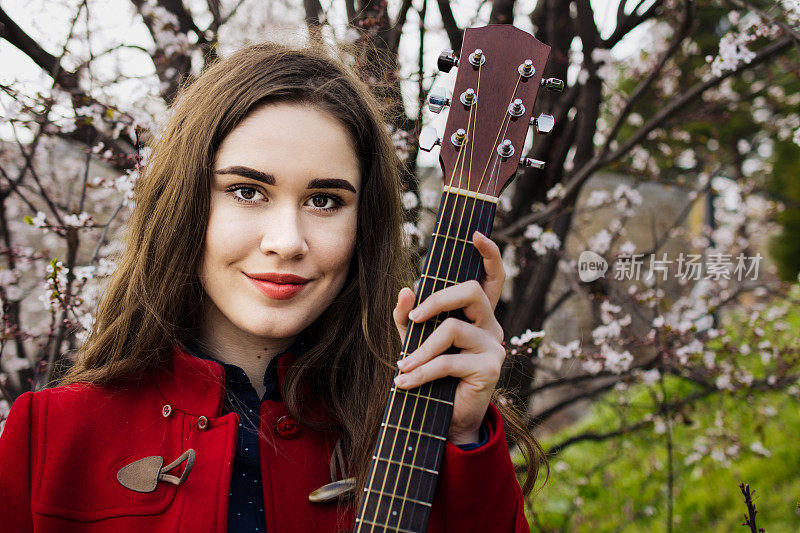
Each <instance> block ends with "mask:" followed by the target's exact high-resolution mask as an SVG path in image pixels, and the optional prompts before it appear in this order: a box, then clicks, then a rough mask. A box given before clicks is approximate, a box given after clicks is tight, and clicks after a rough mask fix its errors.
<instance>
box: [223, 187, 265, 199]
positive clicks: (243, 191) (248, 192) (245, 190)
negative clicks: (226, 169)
mask: <svg viewBox="0 0 800 533" xmlns="http://www.w3.org/2000/svg"><path fill="white" fill-rule="evenodd" d="M230 192H232V193H233V198H234V199H235V200H237V201H239V202H243V203H252V202H254V201H255V200H256V196H257V195H259V194H261V193H260V192H259V191H258V189H255V188H253V187H244V186H241V185H239V186H237V187H233V188H231V189H230Z"/></svg>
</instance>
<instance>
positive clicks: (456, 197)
mask: <svg viewBox="0 0 800 533" xmlns="http://www.w3.org/2000/svg"><path fill="white" fill-rule="evenodd" d="M481 72H482V67H481V66H480V65H479V66H478V81H477V85H476V89H475V94H476V98H477V99H476V101H475V102H473V104H472V106H470V116H471V117H472V116H473V115H477V107H478V103H479V100H480V99H479V98H478V96H479V95H480V88H481ZM470 126H471V127H470ZM476 126H477V120H470V121H469V122H468V123H467V132H468V137H467V139H468V140H469V170H468V171H467V176H466V180H467V186H466V187H464V183H463V175H464V163H465V162H463V161H462V164H461V167H460V169H459V173H458V188H459V189H465V188H466V189H469V177H470V175H471V174H472V159H473V154H474V151H475V128H476ZM461 151H463V152H466V150H461ZM454 178H455V171H454V172H453V175H452V176H451V178H450V183H448V185H449V186H451V187H452V185H453V181H454ZM445 193H446V194H453V207H452V209H451V210H450V213H451V215H454V214H455V212H456V211H457V209H458V200H459V195H458V193H450V192H449V191H445ZM466 201H467V198H464V206H466ZM463 209H464V208H463V207H462V213H461V216H460V217H459V222H460V221H461V219H462V218H463ZM444 217H445V213H444V212H443V213H442V218H444ZM454 219H455V217H454V216H450V220H449V221H448V225H447V231H446V232H445V234H444V235H445V237H443V238H442V251H441V253H440V254H439V263H438V264H437V265H436V278H441V279H444V280H448V279H449V277H450V267H451V266H452V257H451V258H450V264H448V267H447V274H446V275H445V276H444V277H442V276H441V269H442V260H443V259H444V251H445V250H446V247H447V237H446V236H448V235H450V231H451V228H452V226H453V221H454ZM460 227H461V226H460V225H457V226H456V228H457V229H456V237H458V229H460ZM436 233H437V236H438V235H439V234H440V232H439V231H438V230H437V231H436ZM437 236H434V239H436V238H437ZM455 243H458V241H455ZM454 245H455V244H454ZM434 249H435V242H434V243H433V244H432V245H431V255H432V254H433V250H434ZM455 281H458V273H456V280H455ZM443 284H444V285H445V287H446V286H447V284H446V283H443ZM443 288H444V287H443ZM435 290H436V280H434V281H433V288H432V290H431V294H433V292H435ZM446 315H447V316H449V315H450V313H449V312H448V313H446ZM428 322H432V327H433V328H434V329H435V328H436V326H438V325H439V320H438V319H437V318H435V317H434V318H433V319H432V320H426V321H425V324H424V325H423V331H422V333H424V331H425V330H424V328H425V327H427V323H428ZM421 335H422V334H420V339H421V338H422V337H421ZM421 344H422V343H420V345H421ZM423 386H424V387H425V389H426V390H428V391H430V392H431V393H432V392H433V383H426V384H423ZM420 389H422V387H420ZM420 392H422V390H420ZM420 396H422V394H420ZM420 396H417V397H416V398H415V400H414V407H413V409H412V412H411V423H412V424H413V423H414V417H415V416H416V413H417V406H418V405H419V403H420ZM428 396H429V394H426V395H425V399H424V400H423V402H424V403H425V405H424V406H423V407H422V420H421V423H422V427H425V420H426V417H427V414H428V413H429V406H430V400H429V399H428ZM435 404H436V407H435V408H434V413H433V416H434V420H435V419H436V416H437V415H438V412H439V402H435ZM401 416H402V415H401ZM409 439H411V434H410V433H408V434H407V435H406V442H405V444H404V445H403V450H404V453H405V450H406V449H407V447H408V441H409ZM420 440H421V435H417V436H416V441H415V442H414V445H413V455H412V458H411V462H412V464H415V463H416V458H417V454H418V453H419V443H420ZM431 445H432V443H431V441H430V440H428V441H427V442H426V443H425V454H424V455H430V446H431ZM398 482H399V477H398V478H396V479H395V488H394V489H392V495H391V500H390V502H391V501H393V500H394V498H395V493H396V490H397V483H398ZM410 485H411V473H410V472H409V475H408V478H407V480H406V487H405V490H404V494H403V499H402V500H401V504H400V512H399V514H398V518H397V520H398V524H399V523H400V520H402V517H403V511H404V509H405V502H406V498H407V497H408V488H409V486H410ZM417 489H419V487H417ZM390 508H391V503H390ZM413 515H414V511H413V510H412V519H413Z"/></svg>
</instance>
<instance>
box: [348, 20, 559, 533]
mask: <svg viewBox="0 0 800 533" xmlns="http://www.w3.org/2000/svg"><path fill="white" fill-rule="evenodd" d="M549 53H550V47H549V46H547V45H545V44H542V43H541V42H539V41H538V40H536V38H535V37H533V36H532V35H530V34H529V33H527V32H525V31H522V30H520V29H518V28H515V27H513V26H510V25H497V26H495V25H492V26H486V27H482V28H469V29H467V30H466V31H465V32H464V41H463V47H462V49H461V54H460V57H458V58H457V57H456V55H455V54H454V53H453V51H452V50H445V51H444V52H442V54H441V55H440V56H439V61H438V67H439V69H440V70H442V71H444V72H448V71H449V70H450V69H451V68H453V67H458V75H457V77H456V83H455V87H454V89H453V97H452V99H451V98H450V97H449V96H448V94H447V92H446V91H443V90H441V89H433V90H432V91H431V93H430V94H429V97H428V105H429V108H430V109H431V110H432V111H434V112H437V113H438V112H439V111H441V110H442V109H443V108H444V107H445V106H449V107H450V112H449V114H448V117H447V124H446V126H445V132H444V135H443V136H442V137H441V139H440V138H438V136H437V134H436V132H435V130H432V129H430V128H425V129H423V131H422V132H421V134H420V139H419V144H420V148H421V149H423V150H428V151H429V150H431V149H432V148H433V147H434V146H436V145H438V146H440V152H439V163H440V165H441V167H442V171H443V173H444V181H445V186H444V192H443V194H442V198H441V202H440V204H439V210H438V213H437V216H436V222H435V224H434V228H435V229H434V231H433V233H432V235H431V240H430V243H431V244H430V247H429V253H428V256H427V258H426V260H425V263H424V266H423V274H422V276H421V279H420V280H419V283H418V285H417V286H418V288H417V293H416V303H417V304H419V303H420V302H421V301H422V300H424V299H425V298H426V297H428V296H429V295H430V294H432V293H433V292H435V291H437V290H440V289H443V288H444V287H447V286H450V285H455V284H457V283H461V282H464V281H467V280H471V279H477V280H479V279H480V277H481V276H482V274H483V270H482V264H483V263H482V259H481V256H480V254H479V253H478V251H477V250H476V249H475V247H474V246H473V245H472V241H471V240H470V236H471V235H472V233H473V232H474V231H475V230H478V231H480V232H481V233H483V234H484V235H487V236H488V235H490V233H491V229H492V223H493V220H494V214H495V208H496V206H497V202H498V196H499V195H500V193H501V191H502V190H503V188H504V187H505V185H506V184H507V183H508V182H509V181H510V180H511V179H512V177H513V176H514V174H515V172H516V170H517V168H518V165H520V164H522V165H525V166H530V167H535V168H543V167H544V163H543V162H542V161H538V160H535V159H530V158H522V159H520V157H521V154H522V151H523V145H524V143H525V137H526V135H527V132H528V129H529V126H530V125H533V126H534V127H535V129H536V131H537V132H538V133H543V134H545V133H548V132H550V131H551V130H552V129H553V125H554V120H553V117H552V116H551V115H547V114H544V113H543V114H541V115H539V116H538V117H536V118H531V115H532V112H533V105H534V102H535V101H536V97H537V94H538V92H539V88H540V87H546V88H548V89H550V90H553V91H559V92H560V91H561V90H563V87H564V84H563V82H562V81H561V80H558V79H554V78H549V79H544V78H543V77H542V73H543V71H544V68H545V65H546V63H547V57H548V55H549ZM448 316H455V317H457V318H461V319H462V320H465V317H464V315H463V312H460V311H459V312H455V313H454V312H451V313H442V314H440V315H438V316H436V317H434V318H432V319H430V320H428V321H426V322H424V323H419V324H417V323H413V322H412V323H410V324H409V327H408V331H407V332H406V336H405V339H404V341H403V349H402V352H401V354H400V357H401V358H402V357H403V356H405V355H406V354H407V353H411V352H413V351H414V350H415V349H416V348H417V347H419V346H420V345H421V344H422V342H423V341H424V340H425V339H426V338H427V337H428V335H430V334H431V332H432V331H433V329H434V328H435V327H436V326H437V325H438V324H439V323H441V322H442V321H444V319H445V318H447V317H448ZM457 384H458V380H457V379H455V378H445V379H441V380H437V381H435V382H433V383H427V384H425V385H423V386H421V387H418V388H416V389H411V390H403V389H398V388H396V387H394V386H393V387H392V388H391V393H390V396H389V400H388V402H387V404H386V410H385V413H384V416H383V422H382V423H381V425H380V432H379V434H378V438H377V444H376V446H375V451H374V454H373V457H372V461H371V465H370V469H369V475H368V478H367V484H366V486H365V487H363V491H364V495H363V499H362V502H361V505H360V506H359V509H358V512H357V514H356V524H355V529H354V531H355V532H356V533H367V532H371V533H378V532H401V533H420V532H423V531H425V530H426V528H427V523H428V517H429V516H430V510H431V503H432V501H433V495H434V492H435V489H436V481H437V475H438V472H439V469H440V466H441V462H442V457H443V453H444V448H445V442H446V438H447V434H448V427H449V424H450V418H451V416H452V411H453V399H454V397H455V390H456V385H457Z"/></svg>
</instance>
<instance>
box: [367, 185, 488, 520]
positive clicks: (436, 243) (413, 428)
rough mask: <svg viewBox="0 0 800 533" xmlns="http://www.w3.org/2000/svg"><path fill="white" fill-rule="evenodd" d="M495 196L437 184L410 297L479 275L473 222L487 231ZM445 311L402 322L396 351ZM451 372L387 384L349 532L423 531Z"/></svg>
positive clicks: (452, 386)
mask: <svg viewBox="0 0 800 533" xmlns="http://www.w3.org/2000/svg"><path fill="white" fill-rule="evenodd" d="M496 202H497V199H496V198H494V197H491V196H487V195H480V194H476V193H473V192H470V191H466V190H460V189H453V188H450V187H445V192H444V194H443V195H442V199H441V202H440V205H439V212H438V214H437V217H436V223H435V224H434V231H433V233H432V235H431V240H430V243H431V246H430V250H429V252H428V256H427V259H426V261H425V264H424V267H423V270H422V272H423V273H422V276H421V278H420V280H419V283H418V288H417V294H416V303H417V304H419V303H420V302H421V301H423V300H424V299H425V298H427V297H428V296H430V295H431V294H432V293H433V292H435V291H438V290H441V289H443V288H445V287H449V286H451V285H455V284H457V283H461V282H464V281H468V280H472V279H474V280H480V278H481V276H482V275H483V261H482V258H481V255H480V254H479V253H478V251H477V250H476V249H475V247H474V246H473V244H472V234H473V232H474V231H475V230H478V231H480V232H481V233H483V234H484V235H486V236H489V234H490V232H491V229H492V223H493V221H494V214H495V208H496ZM449 316H454V317H456V318H461V319H465V317H464V316H463V312H461V311H460V310H459V311H456V312H449V313H442V314H439V315H437V316H435V317H433V318H431V319H430V320H428V321H426V322H422V323H419V324H417V323H413V322H411V323H409V328H408V330H407V331H406V336H405V339H404V341H403V349H402V352H401V354H400V356H401V357H404V356H405V355H406V354H407V353H411V352H413V351H414V350H415V349H416V348H417V347H419V346H420V345H421V344H422V343H423V342H424V341H425V339H426V338H427V337H428V336H429V335H430V334H431V333H432V332H433V330H434V328H435V327H436V326H437V325H438V324H440V323H441V322H442V321H444V320H445V319H446V318H448V317H449ZM457 385H458V380H457V379H455V378H445V379H440V380H437V381H434V382H432V383H426V384H425V385H423V386H421V387H418V388H415V389H411V390H404V389H398V388H396V387H392V388H391V394H390V397H389V401H388V402H387V405H386V411H385V412H384V415H383V422H382V423H381V427H380V431H379V434H378V441H377V444H376V446H375V451H374V453H373V457H372V462H371V465H370V469H369V475H368V478H367V484H366V486H365V487H364V492H365V494H364V497H363V499H362V502H361V506H360V507H359V510H358V514H357V518H356V526H355V531H356V532H367V531H369V532H382V531H393V532H398V531H400V532H404V531H405V532H421V531H425V529H426V527H427V523H428V518H429V516H430V510H431V504H432V502H433V496H434V493H435V491H436V482H437V479H438V477H437V476H438V473H439V469H440V466H441V463H442V457H443V454H444V448H445V443H446V440H447V433H448V429H449V426H450V418H451V416H452V412H453V400H454V397H455V391H456V386H457Z"/></svg>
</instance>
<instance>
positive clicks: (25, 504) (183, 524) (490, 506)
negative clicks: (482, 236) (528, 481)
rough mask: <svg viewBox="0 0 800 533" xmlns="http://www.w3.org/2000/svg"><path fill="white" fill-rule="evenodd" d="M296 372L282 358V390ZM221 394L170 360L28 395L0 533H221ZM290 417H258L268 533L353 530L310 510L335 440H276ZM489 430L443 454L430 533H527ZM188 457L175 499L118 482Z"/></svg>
mask: <svg viewBox="0 0 800 533" xmlns="http://www.w3.org/2000/svg"><path fill="white" fill-rule="evenodd" d="M287 355H288V354H287ZM291 362H292V358H291V357H282V358H281V360H280V362H279V365H278V380H279V382H282V380H283V379H284V376H285V375H286V370H287V368H288V365H290V364H291ZM209 377H210V378H211V379H209ZM223 383H224V380H223V369H222V366H221V365H219V364H217V363H215V362H213V361H207V360H203V359H200V358H197V357H194V356H192V355H189V354H187V353H185V352H183V351H182V350H178V349H176V350H175V356H174V357H173V361H172V365H171V368H168V369H162V370H159V371H157V372H155V373H154V379H150V380H145V381H144V382H143V384H142V385H140V386H139V387H136V388H130V389H129V388H109V387H102V386H98V385H91V384H84V383H79V384H73V385H69V386H66V387H56V388H53V389H45V390H42V391H39V392H36V393H31V392H28V393H25V394H23V395H22V396H20V397H19V398H18V399H17V401H15V402H14V405H13V407H12V409H11V413H10V414H9V417H8V420H7V421H6V425H5V429H4V431H3V433H2V438H0V531H2V532H3V533H5V532H9V533H11V532H13V533H23V532H28V531H37V532H43V533H44V532H48V533H49V532H53V533H70V532H73V531H75V532H82V533H84V532H100V531H103V532H106V531H108V532H113V533H124V532H136V533H156V532H165V533H166V532H170V533H173V532H187V533H188V532H191V533H196V532H206V531H213V532H224V531H225V530H226V529H227V523H228V522H227V513H228V490H229V486H230V478H231V472H232V469H233V458H234V454H235V452H236V435H237V434H236V432H237V428H238V415H236V414H235V413H227V414H222V408H223V398H224V389H223ZM166 406H169V408H166ZM165 415H166V416H165ZM286 415H288V411H287V409H286V407H285V406H284V404H283V403H281V402H274V401H269V400H267V401H264V402H263V403H262V405H261V430H262V432H266V433H267V434H268V435H271V436H272V437H273V438H272V439H269V440H268V439H261V441H260V442H261V447H260V459H261V473H262V478H263V487H264V502H265V506H264V511H265V514H266V524H267V532H268V533H270V532H276V533H277V532H281V533H288V532H298V533H309V532H314V531H320V532H334V531H337V529H341V527H342V526H343V527H344V528H351V527H352V523H353V516H352V514H353V513H352V512H350V513H348V516H345V517H340V518H341V519H342V520H341V521H339V522H337V506H336V504H335V503H334V504H330V503H329V504H319V503H311V502H309V501H308V494H309V493H310V492H311V491H313V490H314V489H316V488H318V487H320V486H322V485H324V484H326V483H329V482H330V468H329V459H330V455H331V451H332V448H333V444H334V442H333V439H332V437H331V435H330V434H327V433H322V432H317V431H312V430H309V429H307V428H305V427H303V428H301V430H300V432H299V434H298V435H296V436H295V437H294V438H291V439H286V438H283V437H281V436H280V435H279V434H278V433H277V432H276V430H275V428H276V422H277V420H278V419H280V418H281V417H282V416H286ZM202 417H205V418H206V419H207V423H205V424H204V423H203V422H204V421H203V419H202ZM486 422H487V425H488V427H489V433H490V436H489V441H488V443H486V444H484V445H483V446H481V447H480V448H478V449H475V450H471V451H463V450H461V449H460V448H458V447H457V446H455V445H453V444H451V443H447V448H446V451H445V458H444V462H443V466H442V470H441V473H440V476H439V483H438V488H437V492H436V497H435V500H434V503H433V509H432V513H431V519H430V522H429V528H428V531H429V532H448V531H458V532H469V531H475V532H512V531H516V532H526V531H528V524H527V521H526V519H525V514H524V511H523V509H524V507H523V498H522V492H521V490H520V487H519V484H518V483H517V480H516V478H515V476H514V471H513V467H512V464H511V460H510V458H509V454H508V450H507V448H506V441H505V436H504V433H503V426H502V420H501V419H500V417H499V415H498V413H497V410H496V409H495V408H494V406H490V408H489V411H488V413H487V419H486ZM202 426H205V427H202ZM284 433H285V432H284ZM284 436H285V435H284ZM188 448H193V449H194V450H195V452H196V459H195V461H194V466H193V468H192V470H191V471H190V473H189V475H188V476H187V477H186V480H185V482H184V483H183V484H182V485H180V486H176V485H174V484H172V483H168V482H164V481H159V482H158V483H157V486H156V489H155V490H154V491H153V492H149V493H144V492H136V491H133V490H131V489H129V488H126V487H125V486H123V485H122V484H121V483H120V482H119V481H118V479H117V473H118V471H119V470H120V469H121V468H122V467H124V466H126V465H128V464H130V463H132V462H134V461H136V460H138V459H141V458H144V457H148V456H161V457H163V458H164V464H168V463H170V462H172V461H173V460H174V459H175V458H177V457H179V456H180V455H181V454H182V453H183V452H184V451H185V450H187V449H188ZM184 465H185V463H184ZM184 465H179V466H178V467H177V469H176V471H172V472H170V473H171V474H175V475H178V476H179V475H180V471H181V470H182V469H183V468H184Z"/></svg>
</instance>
